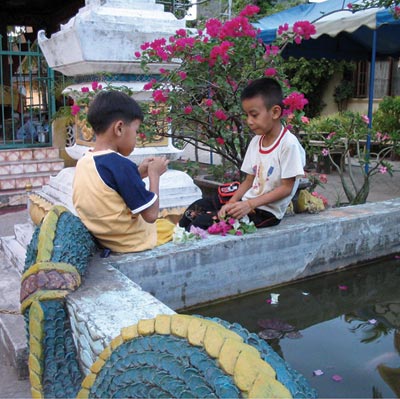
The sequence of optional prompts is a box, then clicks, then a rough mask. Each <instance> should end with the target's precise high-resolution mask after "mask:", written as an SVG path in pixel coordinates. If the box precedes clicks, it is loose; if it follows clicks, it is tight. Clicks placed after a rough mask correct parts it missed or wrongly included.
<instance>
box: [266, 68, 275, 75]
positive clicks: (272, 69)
mask: <svg viewBox="0 0 400 399" xmlns="http://www.w3.org/2000/svg"><path fill="white" fill-rule="evenodd" d="M264 75H265V76H275V75H276V69H275V68H267V69H266V70H265V72H264Z"/></svg>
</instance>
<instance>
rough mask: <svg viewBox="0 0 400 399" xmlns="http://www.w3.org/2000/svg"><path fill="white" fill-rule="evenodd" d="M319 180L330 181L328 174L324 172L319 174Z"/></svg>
mask: <svg viewBox="0 0 400 399" xmlns="http://www.w3.org/2000/svg"><path fill="white" fill-rule="evenodd" d="M319 181H320V182H321V183H322V184H326V183H328V176H327V175H325V174H324V173H321V174H320V175H319Z"/></svg>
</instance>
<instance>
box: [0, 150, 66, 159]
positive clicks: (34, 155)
mask: <svg viewBox="0 0 400 399" xmlns="http://www.w3.org/2000/svg"><path fill="white" fill-rule="evenodd" d="M59 157H60V150H59V149H58V148H55V147H45V148H44V147H41V148H14V149H12V150H0V163H3V162H15V161H32V160H36V161H38V160H43V159H46V160H49V159H57V158H59Z"/></svg>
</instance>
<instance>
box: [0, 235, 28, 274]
mask: <svg viewBox="0 0 400 399" xmlns="http://www.w3.org/2000/svg"><path fill="white" fill-rule="evenodd" d="M0 241H1V248H2V252H3V256H4V257H5V259H6V260H7V263H8V265H9V266H12V267H14V269H15V270H16V271H17V272H18V273H19V274H20V275H21V274H22V272H23V269H24V265H25V256H26V247H24V246H23V245H22V244H21V243H20V242H18V241H17V239H16V238H15V237H12V236H9V237H1V238H0Z"/></svg>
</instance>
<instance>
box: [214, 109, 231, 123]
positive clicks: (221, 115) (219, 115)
mask: <svg viewBox="0 0 400 399" xmlns="http://www.w3.org/2000/svg"><path fill="white" fill-rule="evenodd" d="M214 115H215V117H216V118H217V119H220V120H221V121H226V120H227V119H228V116H227V115H226V114H225V112H224V111H222V109H218V110H216V111H215V113H214Z"/></svg>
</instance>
